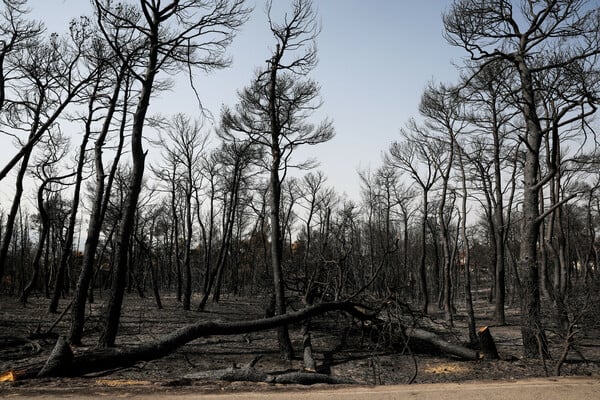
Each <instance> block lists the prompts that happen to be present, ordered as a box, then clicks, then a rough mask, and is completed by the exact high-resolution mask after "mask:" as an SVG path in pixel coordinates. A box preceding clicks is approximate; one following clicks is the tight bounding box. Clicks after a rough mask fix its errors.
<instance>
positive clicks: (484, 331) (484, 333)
mask: <svg viewBox="0 0 600 400" xmlns="http://www.w3.org/2000/svg"><path fill="white" fill-rule="evenodd" d="M477 336H478V337H479V344H480V346H481V352H482V353H483V358H484V359H486V360H498V359H500V356H498V349H496V342H494V338H493V337H492V333H491V332H490V328H489V327H487V326H483V327H481V328H479V330H478V331H477Z"/></svg>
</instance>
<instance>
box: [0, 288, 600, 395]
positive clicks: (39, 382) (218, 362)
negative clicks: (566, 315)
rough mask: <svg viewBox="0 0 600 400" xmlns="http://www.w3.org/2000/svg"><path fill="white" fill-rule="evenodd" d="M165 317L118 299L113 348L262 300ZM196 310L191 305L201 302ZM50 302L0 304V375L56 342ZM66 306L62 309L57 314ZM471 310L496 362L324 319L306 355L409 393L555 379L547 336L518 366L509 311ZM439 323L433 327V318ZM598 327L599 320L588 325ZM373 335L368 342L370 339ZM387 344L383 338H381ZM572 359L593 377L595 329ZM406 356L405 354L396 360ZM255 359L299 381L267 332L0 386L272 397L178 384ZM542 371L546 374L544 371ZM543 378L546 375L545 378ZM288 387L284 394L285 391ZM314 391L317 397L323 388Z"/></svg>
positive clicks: (143, 303)
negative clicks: (540, 350) (546, 352)
mask: <svg viewBox="0 0 600 400" xmlns="http://www.w3.org/2000/svg"><path fill="white" fill-rule="evenodd" d="M162 300H163V307H164V308H163V309H162V310H158V309H157V308H156V305H155V303H154V301H153V299H152V298H139V297H138V296H137V295H133V294H132V295H129V296H127V297H126V300H125V304H124V310H123V316H122V318H121V327H120V330H119V337H118V341H117V345H120V346H125V345H131V344H137V343H140V342H143V341H147V340H152V339H157V338H159V337H160V336H161V335H163V334H165V333H168V332H171V331H172V330H174V329H176V328H178V327H181V326H183V325H185V324H189V323H192V322H194V321H198V320H199V319H210V320H223V321H234V320H245V319H255V318H262V317H264V309H265V305H266V304H267V299H262V298H254V297H252V298H238V297H225V298H223V299H222V300H221V301H220V302H219V303H218V304H214V303H208V304H207V307H206V311H204V312H198V311H187V312H186V311H184V310H183V309H182V307H181V303H179V302H177V300H176V298H175V297H174V296H169V295H163V297H162ZM194 300H196V304H197V303H198V300H199V299H194ZM101 302H102V299H97V302H96V303H94V304H91V305H90V310H91V313H90V314H89V316H88V319H87V322H86V332H85V337H84V346H82V347H80V348H74V349H73V350H74V351H75V352H78V351H84V350H86V349H88V348H90V347H92V346H94V344H95V340H96V339H97V337H98V333H99V327H100V317H99V315H100V310H101ZM47 304H48V301H47V300H46V299H45V298H43V297H32V298H31V300H30V303H29V304H28V305H27V306H26V307H23V306H22V305H21V304H20V303H18V300H17V299H15V298H14V297H9V296H5V295H3V296H1V297H0V373H2V372H5V371H8V370H11V369H17V368H19V367H22V366H26V365H29V364H33V363H35V362H38V361H42V360H45V359H46V358H47V357H48V355H49V353H50V351H51V350H52V347H53V346H54V343H55V341H56V336H52V335H50V336H47V337H43V338H37V339H28V338H31V337H35V333H39V332H45V331H47V330H48V328H49V327H50V326H52V324H53V323H54V322H55V321H56V320H57V318H59V316H58V315H55V314H51V315H49V314H48V313H47V311H46V310H47ZM65 306H66V301H65V300H63V302H62V307H65ZM476 310H486V312H485V313H483V314H481V313H480V314H479V315H478V320H477V322H478V325H479V326H485V325H488V326H490V330H491V333H492V335H493V337H494V339H495V342H496V345H497V347H498V352H499V354H500V357H501V360H498V361H486V360H481V361H461V360H458V359H455V358H452V357H447V356H445V355H440V354H431V353H430V354H427V353H426V352H425V353H423V352H422V350H424V349H418V348H412V347H411V349H410V350H411V352H410V353H412V354H409V352H408V351H407V350H406V349H405V348H404V346H402V345H401V344H400V343H398V342H394V340H393V338H392V340H391V342H390V340H384V337H383V335H381V334H375V333H377V332H376V331H374V330H373V329H372V328H369V327H365V326H362V325H361V324H360V323H357V322H356V321H353V320H352V319H351V318H349V317H347V316H344V315H341V314H336V313H331V314H327V315H324V316H322V317H320V318H317V319H314V320H313V321H312V323H313V329H312V335H313V337H312V342H313V351H314V354H315V357H316V359H317V363H318V365H320V366H321V368H322V372H325V373H330V374H332V375H334V376H341V377H347V378H348V377H349V378H352V379H354V380H355V381H356V382H357V383H359V384H362V385H392V384H405V383H409V382H410V381H411V380H412V379H413V378H414V383H442V382H446V383H447V382H467V381H490V380H491V381H506V380H518V379H524V378H535V377H545V376H547V375H552V374H554V367H555V365H556V360H557V359H558V357H559V356H560V353H561V350H562V346H563V340H562V339H561V338H560V336H559V335H558V334H554V333H552V331H548V338H549V344H550V350H551V355H552V359H549V360H546V362H545V363H543V362H542V361H540V360H526V359H522V358H521V340H520V328H519V325H518V313H517V310H516V309H513V308H508V309H507V325H505V326H492V325H489V324H491V320H490V318H491V310H492V307H491V305H490V304H488V303H487V302H486V301H485V300H483V299H479V300H477V304H476ZM435 317H436V315H435V314H434V315H433V318H434V319H432V320H431V321H429V327H430V328H431V329H434V330H436V331H437V332H438V333H440V334H443V335H445V336H446V337H447V338H448V340H452V341H455V342H457V343H460V342H463V341H465V339H466V336H465V334H466V333H467V330H466V322H465V316H464V315H463V314H461V312H460V310H459V312H458V314H457V315H456V318H455V327H454V329H448V327H447V326H446V325H445V324H443V323H441V322H439V323H438V322H437V320H436V319H435ZM437 317H439V318H440V321H441V314H439V315H438V316H437ZM596 319H600V317H598V318H596ZM68 322H69V315H68V313H67V314H66V315H65V316H64V317H63V318H62V319H61V320H60V321H59V322H58V324H57V325H56V326H55V327H54V329H53V331H52V333H53V334H55V335H58V334H65V333H66V332H67V329H68V328H67V326H68ZM374 332H375V333H374ZM290 334H291V337H292V342H293V344H294V347H295V348H296V349H297V353H298V356H301V343H302V337H301V336H300V326H291V327H290ZM387 339H389V338H387ZM575 344H576V347H575V349H576V351H571V352H570V353H569V356H568V358H567V362H566V363H565V364H564V365H563V367H562V370H561V375H563V376H591V377H595V378H597V377H600V322H598V321H595V320H592V321H587V322H586V323H585V324H582V326H581V327H580V328H579V333H578V335H577V339H576V343H575ZM403 350H404V352H403ZM256 356H261V358H260V360H259V361H258V362H257V363H256V365H255V368H256V369H257V370H259V371H261V372H265V373H269V374H279V373H284V372H291V371H298V370H301V369H302V360H301V358H297V359H294V360H292V361H289V362H286V361H282V360H280V359H279V353H278V350H277V342H276V333H275V332H274V331H265V332H258V333H251V334H247V335H241V336H214V337H206V338H201V339H198V340H195V341H193V342H191V343H189V344H187V345H185V346H183V347H181V348H180V349H179V350H178V351H176V352H175V353H173V354H171V355H170V356H168V357H165V358H162V359H159V360H154V361H151V362H146V363H140V364H138V365H136V366H135V367H132V368H127V369H120V370H114V371H106V372H103V373H99V374H94V375H89V376H85V377H77V378H46V379H34V380H29V381H17V382H3V383H0V393H14V394H23V393H29V394H31V393H38V394H39V393H43V392H44V391H51V390H54V389H57V388H61V389H63V390H64V389H65V388H68V389H70V390H74V391H77V390H91V391H93V392H94V393H96V392H97V393H99V394H102V393H112V391H114V390H116V388H118V390H123V389H125V390H126V391H127V392H128V393H150V392H152V393H154V392H156V391H159V392H164V393H179V392H185V391H189V390H193V391H194V392H195V393H214V392H224V391H225V392H227V391H235V392H237V391H264V390H278V389H280V388H281V385H273V384H266V383H250V382H222V381H216V380H209V379H200V380H194V379H185V378H184V377H185V376H186V375H188V374H193V373H197V372H201V371H212V370H218V369H224V368H227V367H231V366H233V365H236V366H242V365H245V364H247V363H249V362H250V361H252V360H253V359H254V358H255V357H256ZM544 365H545V366H544ZM546 370H547V372H546ZM294 386H295V385H293V386H292V388H293V387H294ZM316 387H320V388H322V387H323V385H317V386H316ZM286 388H290V386H286Z"/></svg>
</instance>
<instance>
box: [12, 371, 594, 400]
mask: <svg viewBox="0 0 600 400" xmlns="http://www.w3.org/2000/svg"><path fill="white" fill-rule="evenodd" d="M7 389H8V390H7ZM105 389H106V388H105ZM140 389H142V388H137V390H132V391H130V390H128V389H127V388H123V387H120V388H114V390H94V389H90V388H86V389H83V388H79V389H77V388H71V389H68V388H54V389H43V388H32V387H29V388H18V387H10V388H9V387H6V386H4V387H2V386H0V397H2V398H35V399H39V400H58V399H65V398H67V399H75V398H77V399H94V400H98V399H99V398H125V399H151V400H155V399H166V398H168V399H176V400H195V399H198V400H258V399H266V400H274V399H285V400H309V399H310V400H338V399H339V400H341V399H344V400H362V399H369V400H400V399H411V400H413V399H414V400H442V399H443V400H475V399H476V400H481V399H486V400H500V399H502V400H506V399H540V400H541V399H543V400H559V399H560V400H571V399H572V400H585V399H600V377H594V378H556V379H532V380H523V381H515V382H482V383H481V382H474V383H449V384H421V385H399V386H376V387H365V386H358V387H344V388H340V389H335V388H329V387H327V388H323V387H321V388H319V389H315V388H307V387H300V388H299V387H293V388H285V387H281V388H280V390H278V388H276V389H274V388H273V387H271V388H269V389H268V390H263V391H258V392H253V393H243V392H241V393H232V392H228V393H221V394H214V393H212V394H211V393H202V392H196V393H194V392H193V388H189V389H186V388H179V390H175V391H170V390H165V389H164V388H151V387H150V388H148V390H140Z"/></svg>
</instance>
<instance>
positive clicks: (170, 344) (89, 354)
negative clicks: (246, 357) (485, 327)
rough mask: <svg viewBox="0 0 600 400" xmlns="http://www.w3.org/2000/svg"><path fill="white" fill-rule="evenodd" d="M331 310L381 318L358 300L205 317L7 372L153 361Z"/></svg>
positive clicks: (56, 371) (70, 372) (65, 371)
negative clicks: (237, 317) (215, 338)
mask: <svg viewBox="0 0 600 400" xmlns="http://www.w3.org/2000/svg"><path fill="white" fill-rule="evenodd" d="M330 311H344V312H347V313H348V314H350V315H352V316H353V317H356V318H359V319H362V320H377V318H376V316H375V313H372V312H369V311H365V307H364V306H360V305H358V304H355V303H350V302H329V303H321V304H317V305H314V306H310V307H306V308H304V309H302V310H299V311H295V312H291V313H287V314H284V315H278V316H275V317H271V318H263V319H258V320H249V321H241V322H217V321H201V322H198V323H195V324H191V325H187V326H184V327H182V328H179V329H177V330H175V331H174V332H172V333H170V334H168V335H166V336H163V337H162V338H161V339H158V340H156V341H152V342H148V343H143V344H140V345H137V346H127V347H121V348H104V349H93V350H89V351H84V352H81V353H78V354H75V355H73V357H64V353H63V351H65V350H64V346H61V347H62V349H63V351H53V352H52V354H51V356H50V358H49V359H48V361H46V362H44V363H39V364H34V365H31V366H29V367H26V368H22V369H19V370H15V371H9V372H7V374H8V373H11V374H12V376H13V377H14V379H31V378H35V377H44V376H47V375H46V373H45V372H44V370H43V367H44V365H45V364H50V365H52V368H51V371H52V372H51V375H52V376H81V375H85V374H89V373H92V372H100V371H106V370H112V369H117V368H124V367H130V366H133V365H135V364H136V363H138V362H140V361H151V360H155V359H158V358H161V357H164V356H167V355H169V354H171V353H173V352H174V351H175V350H177V349H178V348H179V347H181V346H183V345H185V344H187V343H189V342H191V341H193V340H195V339H198V338H200V337H206V336H212V335H237V334H243V333H250V332H258V331H263V330H268V329H273V328H276V327H279V326H282V325H288V324H292V323H296V322H300V321H303V320H305V319H307V318H311V317H315V316H317V315H320V314H324V313H326V312H330ZM53 357H60V361H59V362H58V363H57V362H56V361H55V360H53V359H52V358H53Z"/></svg>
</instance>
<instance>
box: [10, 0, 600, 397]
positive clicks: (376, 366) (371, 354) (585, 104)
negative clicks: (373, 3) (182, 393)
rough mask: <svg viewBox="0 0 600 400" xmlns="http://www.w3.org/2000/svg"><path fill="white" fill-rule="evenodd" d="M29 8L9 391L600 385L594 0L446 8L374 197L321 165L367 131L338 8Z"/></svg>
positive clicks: (158, 4)
mask: <svg viewBox="0 0 600 400" xmlns="http://www.w3.org/2000/svg"><path fill="white" fill-rule="evenodd" d="M334 3H335V2H334ZM340 3H341V2H340ZM329 6H330V5H329ZM329 6H328V5H323V7H324V8H327V7H329ZM406 6H407V7H409V6H408V5H406ZM35 7H36V2H35V1H29V0H3V1H2V2H0V137H1V140H2V142H0V143H1V147H2V148H1V149H0V193H1V196H0V390H3V389H9V388H15V387H17V386H16V385H24V386H25V387H29V388H33V387H39V386H53V385H55V386H65V387H68V386H69V385H84V386H85V385H87V386H94V385H96V386H98V385H99V386H103V385H105V386H111V385H122V386H135V385H140V386H139V387H141V388H142V389H140V390H146V391H148V390H156V388H157V387H161V388H163V389H161V390H167V389H165V388H175V387H190V386H192V387H195V388H197V389H198V390H205V391H212V390H223V389H227V388H229V389H231V390H236V388H243V389H247V390H265V388H272V387H275V386H277V385H283V386H287V385H293V384H297V385H312V384H331V385H334V384H343V385H358V384H361V385H381V384H401V383H402V384H403V383H407V384H410V383H423V382H462V381H467V380H482V379H494V380H495V379H498V380H507V379H518V378H522V377H549V376H561V375H572V376H590V375H591V376H598V375H599V374H600V350H599V347H598V343H599V341H600V268H599V267H598V264H599V263H600V240H596V232H598V234H599V235H600V168H599V166H600V147H599V145H598V143H599V142H600V141H599V140H598V137H597V136H596V132H597V131H598V129H599V128H600V126H599V125H598V121H597V116H596V111H597V108H598V105H599V103H600V28H599V26H600V24H599V21H600V7H599V6H598V4H597V3H596V2H593V1H586V0H552V1H550V0H548V1H533V0H486V1H483V0H452V1H448V4H447V6H446V7H445V8H444V10H443V12H442V13H441V15H439V20H438V23H439V24H440V26H441V27H442V32H440V35H441V36H442V37H443V40H444V42H445V45H446V46H448V47H449V48H452V49H453V51H457V52H458V53H457V54H459V55H460V56H459V57H460V58H458V59H455V60H453V61H452V62H450V61H448V63H447V69H448V70H452V71H455V74H454V79H453V80H452V81H442V80H441V79H442V78H438V77H435V76H434V77H432V79H431V80H429V81H428V82H427V81H424V82H421V84H422V88H423V89H422V90H421V92H420V93H419V97H418V98H419V101H418V104H415V107H416V108H415V110H416V112H415V114H414V115H413V116H411V117H410V118H408V119H406V120H397V119H396V120H395V122H394V123H395V126H394V127H393V129H395V132H396V133H395V137H394V139H393V140H390V141H388V142H387V143H386V144H385V146H384V147H382V148H381V149H379V153H377V154H373V155H372V157H371V159H370V163H369V164H368V165H369V166H368V167H365V166H364V164H360V165H359V164H358V162H357V164H356V165H355V170H353V171H344V174H345V175H351V176H352V179H353V181H354V183H355V185H356V187H357V188H358V189H357V191H356V195H352V194H348V193H346V192H345V191H340V190H339V189H338V188H337V183H338V182H336V179H338V178H336V177H335V176H330V175H329V174H328V172H327V171H326V170H325V169H323V168H322V167H321V164H320V162H321V161H323V160H322V159H321V158H323V157H324V158H327V157H328V156H327V155H325V156H315V155H314V154H317V153H314V151H315V149H317V148H324V146H328V145H329V146H331V144H332V143H334V144H335V150H328V151H333V152H336V153H341V154H344V153H345V152H348V157H352V156H351V155H350V154H351V153H350V148H351V146H353V144H352V142H353V140H355V139H353V137H352V135H355V134H356V133H348V132H345V131H344V129H340V128H339V127H338V123H337V119H334V118H332V117H331V116H330V115H329V114H328V110H329V108H328V105H329V103H328V101H327V98H328V96H330V92H331V91H334V90H340V88H339V87H337V86H336V85H330V86H326V78H322V77H324V76H326V75H325V73H324V72H323V70H324V69H323V70H322V69H320V63H321V62H324V61H327V60H328V57H329V55H328V53H327V52H322V51H321V47H320V39H321V37H322V36H321V35H322V34H323V32H324V31H326V30H327V29H328V25H327V19H325V20H322V19H321V16H320V11H319V7H321V3H320V2H316V1H313V0H289V1H282V2H280V1H273V0H267V1H266V2H265V1H263V2H257V3H256V4H254V3H252V4H251V2H248V1H246V0H202V1H195V0H169V1H160V0H129V1H116V0H91V1H90V2H89V4H87V5H86V8H85V9H84V10H85V12H86V13H87V14H83V15H81V16H78V17H77V18H75V19H72V20H71V21H70V22H69V23H68V26H64V27H63V29H62V30H61V31H58V33H55V32H53V31H51V30H49V29H48V28H47V26H46V24H47V23H49V22H50V21H45V20H43V19H41V20H38V19H37V18H34V16H33V12H32V11H33V10H34V9H35ZM340 7H343V5H341V4H340ZM259 17H260V19H257V18H259ZM257 20H259V21H262V23H261V27H262V29H264V31H265V32H267V33H268V35H267V36H266V37H267V38H268V39H266V41H265V42H261V41H255V42H254V44H253V46H252V49H251V52H255V53H260V57H261V58H260V59H261V62H259V63H258V64H256V65H244V66H243V69H244V70H245V75H244V76H245V79H246V81H245V84H244V85H243V86H240V87H237V88H234V89H232V90H231V93H229V95H231V96H232V97H231V98H232V99H233V101H231V102H230V103H227V104H221V105H220V108H217V109H209V107H207V106H206V104H209V103H207V102H206V99H208V98H209V97H210V96H211V92H210V90H209V89H207V87H209V86H207V85H206V84H205V81H207V80H211V79H212V80H215V81H218V80H219V79H223V81H222V84H223V86H222V90H223V91H225V90H229V89H227V88H228V87H229V86H228V85H227V83H228V82H226V79H225V78H221V77H223V76H226V75H221V74H220V73H222V72H224V71H227V70H228V69H230V68H231V67H232V65H233V64H235V63H236V53H235V52H233V51H232V50H231V49H232V48H234V47H233V44H234V43H235V42H236V40H238V36H242V35H244V32H245V29H246V26H247V25H248V24H250V23H254V24H257V23H256V21H257ZM253 21H254V22H253ZM53 29H54V28H53ZM357 29H358V27H357ZM369 40H371V39H369ZM394 40H395V41H397V42H399V43H402V41H406V40H408V38H400V37H399V38H395V39H394ZM413 40H414V39H413ZM373 41H375V39H373ZM342 43H346V44H342ZM344 46H347V42H343V41H342V39H341V38H340V44H339V47H344ZM382 48H383V47H382ZM244 50H245V51H248V49H244ZM344 51H345V52H352V51H353V50H352V45H351V44H350V45H348V48H345V49H344ZM423 51H424V52H426V51H427V49H426V48H424V49H423ZM419 56H420V55H418V54H408V53H407V54H404V55H403V57H405V58H410V57H419ZM355 61H356V62H357V63H363V64H365V65H368V68H370V69H371V70H369V72H368V73H367V72H366V71H365V75H364V76H362V77H360V78H350V77H349V78H348V82H347V85H348V86H351V85H354V84H357V83H356V82H352V79H359V80H364V83H366V84H368V83H369V80H370V79H375V78H374V77H373V75H376V74H377V72H376V71H377V70H378V68H379V67H378V63H379V62H381V63H385V60H358V59H356V60H355ZM340 73H341V72H340ZM397 73H398V74H407V73H408V72H406V71H397ZM217 83H218V82H217ZM391 84H392V83H390V85H391ZM373 90H375V89H373ZM397 90H398V96H401V95H402V93H401V92H402V89H401V88H398V89H397ZM184 93H185V96H184ZM373 93H375V92H373ZM374 97H377V94H376V93H375V95H374ZM180 101H183V102H185V103H187V106H190V105H191V106H190V107H191V108H185V109H184V108H183V107H179V106H178V105H175V106H174V107H172V108H169V107H168V103H169V102H172V103H174V104H179V103H177V102H180ZM363 101H364V102H365V103H366V102H370V101H375V99H371V98H369V99H367V98H365V99H363ZM161 104H162V106H161ZM178 107H179V108H180V109H181V111H176V112H170V111H169V112H165V110H171V109H174V110H177V109H178ZM189 109H192V110H195V111H193V112H188V111H187V110H189ZM365 109H366V108H365ZM360 110H361V105H360V104H356V110H352V111H351V113H352V114H353V117H354V118H356V119H365V118H367V119H368V118H370V117H369V115H367V114H366V112H365V113H362V112H361V111H360ZM391 117H395V116H391ZM340 125H341V126H344V125H343V124H340ZM374 126H378V125H375V124H374ZM374 129H375V128H374ZM377 134H378V132H376V131H373V132H360V135H362V136H366V137H375V136H376V135H377ZM332 148H334V147H329V149H332ZM318 154H323V153H318ZM232 385H233V386H232ZM235 385H241V386H235Z"/></svg>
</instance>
